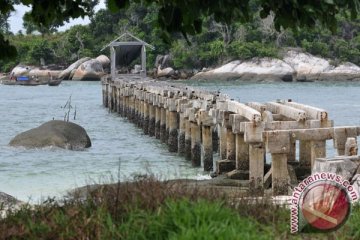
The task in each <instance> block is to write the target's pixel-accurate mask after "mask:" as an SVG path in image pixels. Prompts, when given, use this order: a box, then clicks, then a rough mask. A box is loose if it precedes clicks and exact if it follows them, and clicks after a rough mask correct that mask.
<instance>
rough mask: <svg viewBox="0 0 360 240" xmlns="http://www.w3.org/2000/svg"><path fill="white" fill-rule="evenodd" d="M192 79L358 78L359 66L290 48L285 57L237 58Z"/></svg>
mask: <svg viewBox="0 0 360 240" xmlns="http://www.w3.org/2000/svg"><path fill="white" fill-rule="evenodd" d="M191 79H192V80H202V79H206V80H244V81H251V82H263V81H270V82H276V81H283V82H314V81H328V80H330V81H359V80H360V67H359V66H357V65H355V64H353V63H350V62H346V63H342V64H339V65H337V66H335V65H333V64H332V63H331V61H330V60H326V59H324V58H319V57H316V56H313V55H311V54H309V53H303V52H299V51H294V50H290V51H287V52H286V53H285V55H284V57H283V59H274V58H254V59H251V60H248V61H240V60H235V61H231V62H229V63H227V64H225V65H223V66H221V67H218V68H216V69H211V70H208V71H202V72H199V73H198V74H196V75H195V76H193V77H192V78H191Z"/></svg>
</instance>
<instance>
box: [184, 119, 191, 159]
mask: <svg viewBox="0 0 360 240" xmlns="http://www.w3.org/2000/svg"><path fill="white" fill-rule="evenodd" d="M185 159H187V160H191V122H190V121H189V119H188V118H185Z"/></svg>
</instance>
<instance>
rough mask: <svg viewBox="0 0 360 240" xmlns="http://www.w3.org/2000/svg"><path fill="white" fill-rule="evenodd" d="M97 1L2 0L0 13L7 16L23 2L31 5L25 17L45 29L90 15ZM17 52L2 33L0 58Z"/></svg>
mask: <svg viewBox="0 0 360 240" xmlns="http://www.w3.org/2000/svg"><path fill="white" fill-rule="evenodd" d="M97 3H98V0H51V1H43V0H0V15H5V16H6V15H7V14H9V13H11V12H14V11H15V5H17V4H23V5H25V6H29V7H31V10H30V11H29V12H27V13H26V14H25V19H26V20H27V21H28V22H32V23H33V24H34V25H36V26H37V27H38V28H39V29H43V28H51V27H52V26H53V25H54V24H56V25H57V26H61V25H62V24H63V23H64V22H65V21H69V20H70V18H78V17H85V16H89V15H91V14H93V13H94V7H95V6H96V4H97ZM16 54H17V52H16V48H15V47H14V46H12V45H11V44H10V42H9V41H8V40H7V39H5V38H4V35H3V34H2V33H0V59H4V60H5V59H12V58H14V57H16Z"/></svg>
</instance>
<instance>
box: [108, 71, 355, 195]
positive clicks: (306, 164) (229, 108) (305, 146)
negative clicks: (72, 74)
mask: <svg viewBox="0 0 360 240" xmlns="http://www.w3.org/2000/svg"><path fill="white" fill-rule="evenodd" d="M102 93H103V98H102V102H103V105H104V106H105V107H107V108H109V112H117V113H118V114H119V115H120V116H122V117H126V118H128V119H129V121H130V122H133V123H134V124H135V125H136V126H138V127H140V128H142V129H143V131H144V133H145V134H146V135H149V136H155V138H156V139H159V140H160V141H161V142H163V143H164V144H167V145H168V150H169V152H173V153H178V154H179V155H180V156H184V157H185V158H186V159H188V160H191V163H192V166H194V167H200V166H202V167H203V170H204V171H213V170H215V169H216V172H217V174H226V175H227V177H229V178H233V179H241V180H243V181H244V180H245V181H247V182H248V186H249V190H250V192H252V193H254V194H260V195H261V194H263V193H264V192H265V191H271V192H272V193H273V195H283V194H285V195H286V194H289V193H290V191H291V188H290V185H294V184H296V183H297V182H298V181H299V180H300V179H303V178H304V177H306V176H308V175H309V174H310V173H311V169H312V166H313V165H314V162H315V160H316V159H323V158H326V157H327V156H326V141H328V140H332V141H333V142H334V148H335V149H336V151H337V153H338V155H344V154H345V155H351V156H353V155H356V154H357V139H356V138H357V136H359V135H360V127H357V126H344V127H341V126H338V127H334V123H333V121H332V120H330V119H329V115H328V113H327V112H326V111H325V110H323V109H319V108H316V107H312V106H308V105H305V104H301V103H296V102H292V101H291V100H277V101H274V102H266V103H258V102H249V103H240V102H237V101H234V100H231V99H230V98H229V97H228V96H227V95H224V94H221V93H218V92H209V91H205V90H200V89H196V88H192V87H190V86H185V85H182V84H178V83H168V82H158V81H155V80H151V79H146V78H139V77H129V76H124V77H119V76H118V77H117V78H116V79H111V78H109V77H104V78H103V79H102ZM155 138H153V140H152V141H159V140H155ZM217 152H218V153H219V154H214V153H217ZM266 153H268V154H266ZM297 153H298V154H297ZM266 156H267V157H269V156H271V159H268V161H267V163H268V164H266V165H265V161H266V159H265V158H266ZM214 163H216V165H214ZM269 163H270V166H269ZM269 167H270V169H269ZM270 186H271V187H270Z"/></svg>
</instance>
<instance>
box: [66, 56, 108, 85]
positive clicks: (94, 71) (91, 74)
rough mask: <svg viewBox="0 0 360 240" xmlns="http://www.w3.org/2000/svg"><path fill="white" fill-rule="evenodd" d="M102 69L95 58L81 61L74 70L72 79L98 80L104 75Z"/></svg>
mask: <svg viewBox="0 0 360 240" xmlns="http://www.w3.org/2000/svg"><path fill="white" fill-rule="evenodd" d="M104 74H105V73H104V69H103V66H102V64H101V62H99V61H98V60H96V59H91V60H89V61H86V62H84V63H82V64H81V65H80V66H79V67H78V68H77V69H76V71H75V73H74V76H73V77H72V80H77V81H99V80H100V79H101V77H102V76H104Z"/></svg>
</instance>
